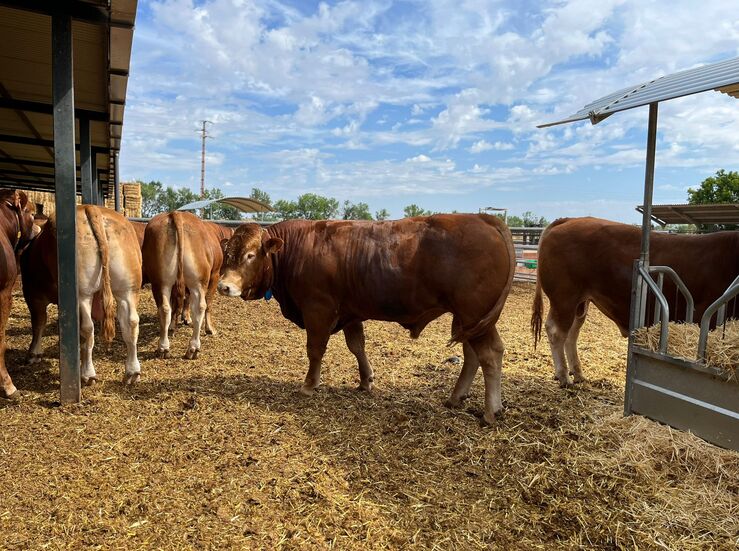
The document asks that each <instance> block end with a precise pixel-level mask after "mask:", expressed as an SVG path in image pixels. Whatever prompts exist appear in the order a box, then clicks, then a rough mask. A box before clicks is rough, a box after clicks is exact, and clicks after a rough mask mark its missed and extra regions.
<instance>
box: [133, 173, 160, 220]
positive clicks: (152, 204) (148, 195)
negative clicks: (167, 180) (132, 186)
mask: <svg viewBox="0 0 739 551" xmlns="http://www.w3.org/2000/svg"><path fill="white" fill-rule="evenodd" d="M139 184H140V185H141V216H143V217H144V218H151V217H152V216H154V215H155V214H159V213H160V212H162V210H161V205H160V202H159V195H160V194H161V193H162V189H163V187H164V186H162V183H161V182H159V181H151V182H149V183H144V182H141V181H139Z"/></svg>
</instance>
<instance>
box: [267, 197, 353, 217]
mask: <svg viewBox="0 0 739 551" xmlns="http://www.w3.org/2000/svg"><path fill="white" fill-rule="evenodd" d="M274 209H275V210H276V211H277V212H278V213H279V214H280V217H281V218H283V219H284V220H288V219H290V218H303V219H306V220H328V219H330V218H336V215H337V214H338V212H339V202H338V201H337V200H336V199H334V198H333V197H324V196H322V195H317V194H315V193H305V194H303V195H301V196H300V197H298V200H297V201H287V200H284V199H280V200H279V201H275V204H274Z"/></svg>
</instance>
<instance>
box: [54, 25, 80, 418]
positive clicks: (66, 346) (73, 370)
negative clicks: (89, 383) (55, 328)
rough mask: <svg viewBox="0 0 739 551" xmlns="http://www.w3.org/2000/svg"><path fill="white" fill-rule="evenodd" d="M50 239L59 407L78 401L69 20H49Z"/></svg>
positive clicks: (72, 112) (75, 248)
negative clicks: (55, 277)
mask: <svg viewBox="0 0 739 551" xmlns="http://www.w3.org/2000/svg"><path fill="white" fill-rule="evenodd" d="M52 69H53V70H52V74H53V78H52V83H53V86H52V88H53V98H54V160H55V163H56V168H55V174H56V197H55V202H56V235H57V265H58V270H59V379H60V383H61V391H60V398H61V402H62V403H63V404H64V403H71V402H79V401H80V400H81V399H82V389H81V388H80V337H79V330H80V325H79V310H78V306H77V244H76V237H77V209H76V205H75V195H76V193H75V192H76V189H75V188H76V186H75V174H76V171H75V152H74V82H73V78H72V20H71V18H70V17H69V16H68V15H54V16H53V17H52Z"/></svg>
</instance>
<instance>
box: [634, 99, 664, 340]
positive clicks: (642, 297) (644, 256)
mask: <svg viewBox="0 0 739 551" xmlns="http://www.w3.org/2000/svg"><path fill="white" fill-rule="evenodd" d="M658 105H659V104H658V103H656V102H655V103H650V104H649V127H648V129H647V162H646V168H645V171H644V202H643V203H642V204H643V205H644V211H643V213H642V225H641V253H640V255H639V265H640V266H641V267H643V268H644V269H645V270H647V271H648V270H649V237H650V233H651V231H652V195H653V192H654V157H655V153H656V150H657V106H658ZM639 281H641V279H640V278H639ZM637 300H638V303H639V308H638V310H637V315H638V317H637V319H636V325H635V328H636V327H643V326H644V324H645V323H646V310H647V285H646V283H644V282H641V285H640V292H639V294H638V295H637Z"/></svg>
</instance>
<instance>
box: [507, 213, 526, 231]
mask: <svg viewBox="0 0 739 551" xmlns="http://www.w3.org/2000/svg"><path fill="white" fill-rule="evenodd" d="M506 223H507V224H508V227H509V228H522V227H523V218H521V217H520V216H515V215H509V216H508V218H507V219H506Z"/></svg>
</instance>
